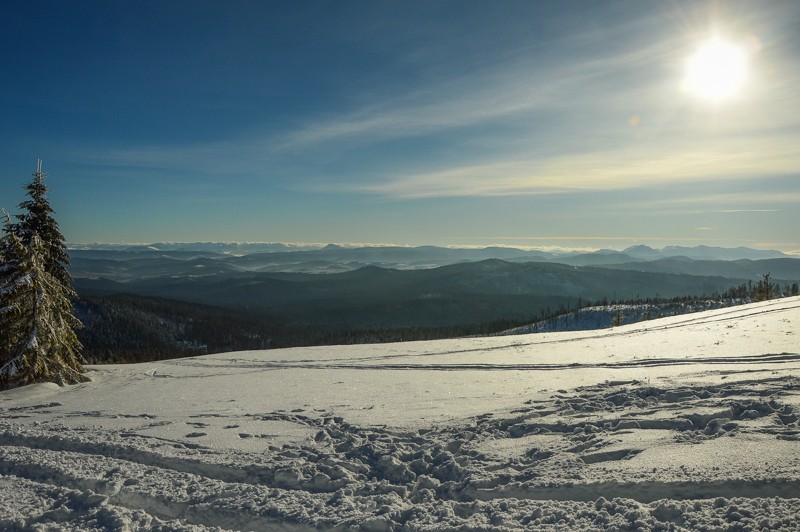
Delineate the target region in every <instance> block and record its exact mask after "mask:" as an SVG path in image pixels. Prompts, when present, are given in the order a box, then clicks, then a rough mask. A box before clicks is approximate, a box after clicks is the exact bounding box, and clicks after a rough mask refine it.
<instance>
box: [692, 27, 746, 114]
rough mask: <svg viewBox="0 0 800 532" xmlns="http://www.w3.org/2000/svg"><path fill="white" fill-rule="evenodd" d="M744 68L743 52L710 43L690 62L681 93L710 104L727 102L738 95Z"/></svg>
mask: <svg viewBox="0 0 800 532" xmlns="http://www.w3.org/2000/svg"><path fill="white" fill-rule="evenodd" d="M746 67H747V55H746V53H745V50H744V48H742V47H739V46H736V45H734V44H731V43H730V42H727V41H724V40H721V39H716V38H715V39H712V40H710V41H708V42H706V43H704V44H703V45H702V46H700V48H698V50H697V51H696V52H695V53H694V55H692V56H691V57H690V58H689V61H688V64H687V70H686V77H685V78H684V81H683V89H684V90H685V91H686V92H688V93H690V94H693V95H694V96H696V97H698V98H700V99H702V100H706V101H709V102H712V103H718V102H723V101H726V100H730V99H732V98H733V97H735V96H736V95H737V94H739V92H740V91H741V88H742V85H743V84H744V81H745V76H746V70H747V69H746Z"/></svg>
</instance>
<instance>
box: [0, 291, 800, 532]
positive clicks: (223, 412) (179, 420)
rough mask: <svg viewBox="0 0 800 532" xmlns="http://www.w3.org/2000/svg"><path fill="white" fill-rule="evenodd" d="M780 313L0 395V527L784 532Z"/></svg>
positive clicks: (785, 416)
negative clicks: (727, 531)
mask: <svg viewBox="0 0 800 532" xmlns="http://www.w3.org/2000/svg"><path fill="white" fill-rule="evenodd" d="M798 325H800V298H796V297H795V298H789V299H782V300H776V301H768V302H764V303H756V304H752V305H746V306H742V307H733V308H727V309H720V310H715V311H709V312H704V313H700V314H692V315H684V316H676V317H671V318H665V319H661V320H655V321H649V322H642V323H637V324H634V325H628V326H623V327H618V328H615V329H606V330H601V331H590V332H568V333H549V334H539V335H520V336H505V337H495V338H470V339H459V340H446V341H435V342H413V343H402V344H384V345H360V346H341V347H316V348H299V349H286V350H272V351H250V352H237V353H227V354H221V355H208V356H203V357H195V358H185V359H180V360H171V361H165V362H158V363H149V364H136V365H119V366H92V367H91V368H90V369H91V371H90V373H89V375H90V377H91V378H92V382H91V383H87V384H81V385H76V386H70V387H65V388H59V387H58V386H55V385H36V386H28V387H25V388H21V389H16V390H11V391H6V392H2V393H0V529H3V530H8V529H10V530H14V529H20V530H26V529H31V528H36V527H37V526H40V527H42V528H45V529H46V528H60V529H62V528H63V529H103V530H108V529H111V530H113V529H119V530H122V529H151V528H155V529H158V528H161V529H164V530H175V529H183V528H185V529H203V528H205V527H209V528H222V529H253V530H267V529H269V530H276V529H287V530H306V529H312V528H321V529H330V528H337V527H338V528H342V529H350V528H353V527H363V528H364V529H368V530H383V529H387V530H388V529H402V528H405V529H410V530H426V529H440V530H450V529H453V528H459V527H460V528H462V529H502V528H507V529H518V528H528V529H564V530H570V529H574V530H592V529H622V530H635V529H636V528H642V529H644V530H649V529H661V530H668V529H670V528H672V529H679V530H680V529H686V530H702V529H708V530H718V529H722V530H725V529H731V530H749V529H761V528H764V527H766V528H768V529H781V528H784V529H787V530H794V529H797V528H798V527H800V515H798V514H800V499H799V498H798V497H800V441H798V439H800V427H798V414H800V372H799V370H800V327H798Z"/></svg>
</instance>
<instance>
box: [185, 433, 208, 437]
mask: <svg viewBox="0 0 800 532" xmlns="http://www.w3.org/2000/svg"><path fill="white" fill-rule="evenodd" d="M203 436H208V434H207V433H205V432H190V433H189V434H187V435H186V436H184V437H185V438H202V437H203Z"/></svg>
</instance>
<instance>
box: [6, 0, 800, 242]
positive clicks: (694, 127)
mask: <svg viewBox="0 0 800 532" xmlns="http://www.w3.org/2000/svg"><path fill="white" fill-rule="evenodd" d="M798 27H800V4H798V3H797V2H793V1H785V2H780V1H775V2H768V3H764V2H678V1H674V2H645V1H630V2H627V1H613V2H611V1H609V2H591V1H581V2H569V1H558V2H546V1H536V2H527V1H524V2H523V1H497V2H487V1H482V2H470V1H454V2H448V1H425V2H422V1H403V2H399V1H398V2H390V1H385V2H367V1H333V2H322V1H320V2H311V1H309V2H288V1H287V2H266V1H265V2H257V1H237V0H232V1H224V2H223V1H217V2H204V1H191V2H189V1H170V2H161V1H158V2H151V1H139V2H132V1H129V2H121V1H106V2H100V1H96V2H46V1H45V2H16V3H13V4H11V5H7V6H4V13H3V22H2V28H3V31H2V32H0V47H1V49H2V50H3V53H2V54H0V81H1V83H0V99H1V101H2V106H0V119H1V120H0V123H1V124H2V128H0V205H1V206H4V207H5V208H7V209H10V210H12V211H13V209H14V208H15V207H16V205H17V204H18V203H19V202H20V201H21V200H22V199H23V198H22V191H21V187H22V185H23V184H24V183H25V182H26V181H27V180H28V179H29V176H30V173H31V172H32V171H33V170H34V169H35V164H36V159H37V157H41V158H42V159H44V168H45V170H46V171H47V172H49V174H50V177H49V178H48V183H49V185H50V187H51V194H50V199H51V202H52V204H53V206H54V208H55V209H56V211H57V215H58V219H59V221H60V223H61V228H62V231H63V232H64V234H65V236H66V238H67V240H69V241H71V242H158V241H198V240H204V241H205V240H218V241H283V242H372V243H378V242H382V243H394V244H401V245H418V244H439V245H459V246H466V245H488V244H500V245H520V246H533V247H549V246H562V247H585V248H600V247H611V248H617V249H621V248H623V247H626V246H628V245H632V244H648V245H651V246H654V247H662V246H664V245H673V244H681V245H695V244H709V245H719V246H725V247H733V246H738V245H745V246H750V247H765V248H774V249H781V250H784V251H798V250H800V231H798V230H797V227H800V209H799V208H798V205H799V204H800V157H798V154H800V147H798V146H800V143H799V142H798V140H800V105H799V104H800V90H798V82H800V59H799V57H800V35H798V33H800V32H797V28H798ZM712 34H717V35H721V36H723V37H724V38H725V39H727V40H729V41H730V42H732V43H735V44H736V45H737V46H740V47H741V48H742V49H746V50H747V75H746V78H745V82H744V84H743V86H742V88H741V90H740V91H738V92H737V94H736V95H735V97H734V98H732V99H731V100H729V101H725V102H708V101H704V100H701V99H699V98H697V97H695V96H693V95H691V94H688V93H687V92H686V91H685V90H682V79H683V78H684V77H685V71H686V64H687V60H688V58H689V57H690V56H691V55H692V53H693V52H694V51H695V50H696V49H697V47H698V46H699V43H702V42H703V41H704V40H706V39H708V38H709V37H710V36H711V35H712Z"/></svg>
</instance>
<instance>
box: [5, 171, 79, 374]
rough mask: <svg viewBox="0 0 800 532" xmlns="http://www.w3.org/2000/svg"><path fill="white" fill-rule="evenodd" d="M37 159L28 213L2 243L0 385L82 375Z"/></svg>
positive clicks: (57, 237) (60, 246) (68, 289)
mask: <svg viewBox="0 0 800 532" xmlns="http://www.w3.org/2000/svg"><path fill="white" fill-rule="evenodd" d="M44 177H45V175H44V174H43V173H42V171H41V162H39V165H38V167H37V171H36V173H35V174H34V180H33V182H32V183H31V184H29V185H28V186H26V187H25V188H26V190H27V192H28V196H30V198H31V199H30V200H29V201H25V202H23V203H21V204H20V208H21V209H23V210H25V211H27V212H25V213H24V214H21V215H18V216H17V219H18V220H19V221H18V222H17V223H11V220H10V218H9V219H8V220H7V223H6V226H5V227H4V235H3V237H2V242H0V258H1V259H2V263H0V264H1V266H0V388H9V387H14V386H22V385H25V384H32V383H36V382H55V383H58V384H62V385H63V384H74V383H77V382H83V381H86V380H87V379H86V377H85V376H84V375H82V373H83V367H82V357H81V354H80V352H81V349H82V346H81V344H80V341H79V340H78V337H77V336H76V334H75V330H76V329H78V328H79V327H81V323H80V321H79V320H78V319H77V318H76V317H75V314H74V310H73V307H72V300H73V299H74V298H75V296H76V294H75V291H74V290H73V289H72V285H71V279H70V276H69V273H68V272H67V270H66V268H65V266H64V265H65V263H66V260H67V259H68V256H67V252H66V245H65V244H64V237H63V236H62V235H61V233H60V231H59V229H58V225H57V224H56V222H55V220H54V219H53V216H52V214H53V210H52V208H51V207H50V205H49V203H48V201H47V195H46V193H47V187H46V186H45V185H44V183H43V179H44Z"/></svg>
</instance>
